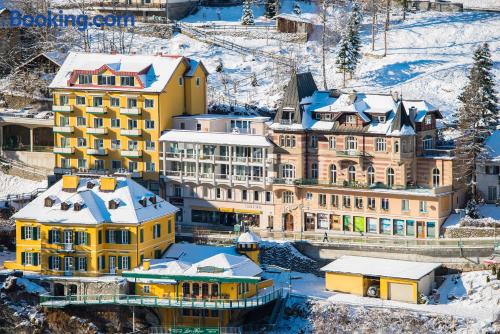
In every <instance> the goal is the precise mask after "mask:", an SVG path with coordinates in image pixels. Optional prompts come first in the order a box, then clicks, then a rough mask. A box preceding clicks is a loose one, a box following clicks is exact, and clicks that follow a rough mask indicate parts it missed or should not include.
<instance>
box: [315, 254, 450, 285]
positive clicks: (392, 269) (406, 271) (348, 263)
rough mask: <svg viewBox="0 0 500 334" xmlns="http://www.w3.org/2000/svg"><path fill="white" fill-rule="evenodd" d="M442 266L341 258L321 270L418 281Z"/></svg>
mask: <svg viewBox="0 0 500 334" xmlns="http://www.w3.org/2000/svg"><path fill="white" fill-rule="evenodd" d="M440 266H441V264H440V263H430V262H412V261H401V260H390V259H381V258H374V257H361V256H341V257H340V258H338V259H337V260H335V261H333V262H331V263H330V264H328V265H326V266H324V267H323V268H321V270H322V271H326V272H336V273H346V274H357V275H365V276H376V277H393V278H405V279H414V280H418V279H420V278H422V277H424V276H425V275H427V274H428V273H430V272H432V271H433V270H434V269H436V268H438V267H440Z"/></svg>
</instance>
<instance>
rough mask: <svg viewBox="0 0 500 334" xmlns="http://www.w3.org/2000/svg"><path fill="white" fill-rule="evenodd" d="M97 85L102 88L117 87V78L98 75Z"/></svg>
mask: <svg viewBox="0 0 500 334" xmlns="http://www.w3.org/2000/svg"><path fill="white" fill-rule="evenodd" d="M97 84H98V85H100V86H115V85H116V78H115V76H113V75H98V76H97Z"/></svg>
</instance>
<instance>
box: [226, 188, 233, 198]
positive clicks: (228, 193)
mask: <svg viewBox="0 0 500 334" xmlns="http://www.w3.org/2000/svg"><path fill="white" fill-rule="evenodd" d="M226 196H227V199H232V198H233V190H232V189H228V190H227V194H226Z"/></svg>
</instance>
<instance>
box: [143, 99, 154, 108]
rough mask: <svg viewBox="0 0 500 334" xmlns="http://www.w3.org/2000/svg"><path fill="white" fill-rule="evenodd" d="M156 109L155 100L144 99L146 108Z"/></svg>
mask: <svg viewBox="0 0 500 334" xmlns="http://www.w3.org/2000/svg"><path fill="white" fill-rule="evenodd" d="M154 107H155V100H153V99H144V108H146V109H152V108H154Z"/></svg>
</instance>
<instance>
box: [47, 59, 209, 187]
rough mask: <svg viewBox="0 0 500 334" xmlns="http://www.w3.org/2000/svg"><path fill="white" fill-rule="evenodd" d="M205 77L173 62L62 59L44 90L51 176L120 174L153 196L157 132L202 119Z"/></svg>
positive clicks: (190, 65)
mask: <svg viewBox="0 0 500 334" xmlns="http://www.w3.org/2000/svg"><path fill="white" fill-rule="evenodd" d="M207 75H208V73H207V71H206V69H205V68H204V66H203V64H202V63H201V62H197V61H194V60H190V59H187V58H184V57H181V56H165V55H156V56H141V55H116V54H86V53H70V54H69V56H68V58H67V59H66V61H65V63H64V64H63V65H62V67H61V69H60V71H59V72H58V74H57V75H56V77H55V79H54V81H53V82H52V84H51V85H50V88H52V90H53V98H54V101H53V111H54V112H55V113H56V117H55V124H54V128H53V132H54V136H55V137H54V140H55V147H54V153H55V174H56V175H61V174H65V173H68V172H69V171H72V170H80V171H92V172H98V173H102V172H106V171H113V172H116V171H121V172H127V173H130V174H131V175H132V177H134V178H137V179H140V180H141V183H143V184H145V185H147V186H148V187H149V188H150V189H151V190H154V191H157V190H158V189H159V168H160V166H159V164H160V160H159V151H160V148H159V145H158V139H159V137H160V135H161V132H162V131H164V130H166V129H169V128H171V127H172V117H173V116H178V115H195V114H202V113H205V111H206V108H207V92H206V80H207Z"/></svg>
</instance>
